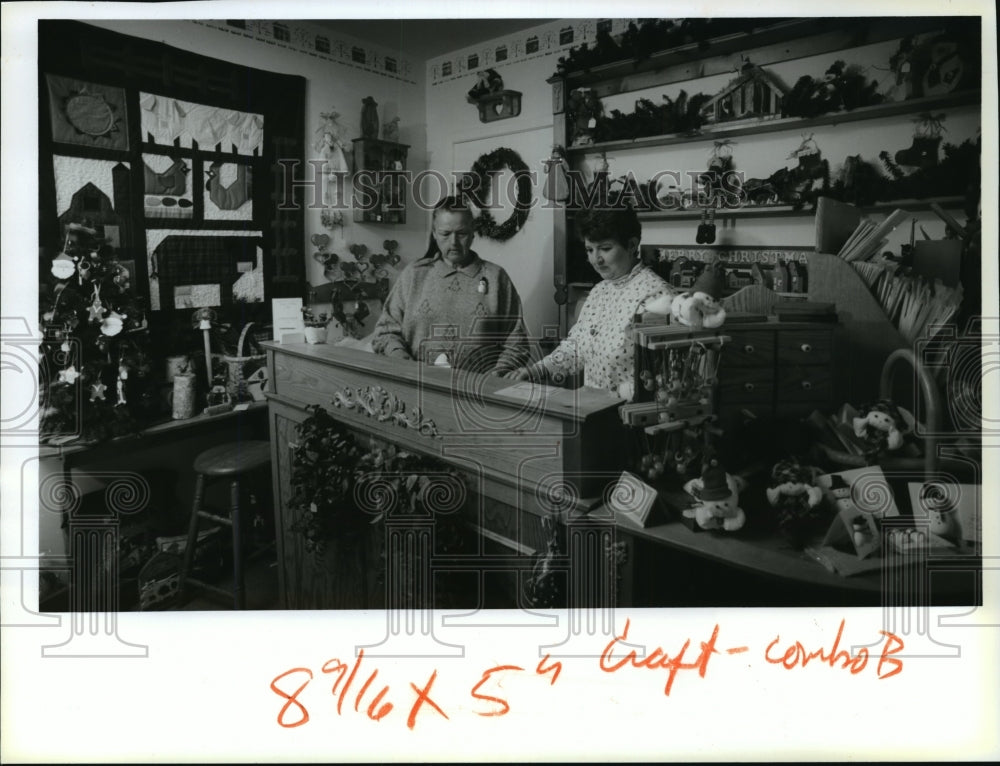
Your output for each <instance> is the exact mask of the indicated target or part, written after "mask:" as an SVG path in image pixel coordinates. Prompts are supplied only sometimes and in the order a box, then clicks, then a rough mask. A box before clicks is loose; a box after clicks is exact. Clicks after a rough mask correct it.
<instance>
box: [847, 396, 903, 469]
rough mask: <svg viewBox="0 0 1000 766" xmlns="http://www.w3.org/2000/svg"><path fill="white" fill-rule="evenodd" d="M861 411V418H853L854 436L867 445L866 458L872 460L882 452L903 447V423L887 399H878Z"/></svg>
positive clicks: (893, 405)
mask: <svg viewBox="0 0 1000 766" xmlns="http://www.w3.org/2000/svg"><path fill="white" fill-rule="evenodd" d="M861 410H862V412H861V417H858V418H854V435H855V436H857V437H858V438H860V439H864V441H865V443H866V444H867V445H868V449H867V450H866V451H865V456H866V457H868V458H869V459H874V458H876V457H877V456H878V455H880V454H881V453H883V452H887V451H888V452H891V451H893V450H897V449H899V448H900V447H902V446H903V428H904V427H905V423H904V421H903V416H902V415H900V413H899V410H898V409H897V408H896V405H895V404H893V403H892V402H891V401H889V400H888V399H880V400H879V401H877V402H875V404H873V405H871V406H870V407H862V408H861Z"/></svg>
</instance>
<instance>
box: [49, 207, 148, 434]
mask: <svg viewBox="0 0 1000 766" xmlns="http://www.w3.org/2000/svg"><path fill="white" fill-rule="evenodd" d="M126 263H128V262H122V261H120V260H119V259H118V258H117V257H116V254H115V250H114V248H113V247H111V246H110V245H109V244H107V243H106V242H105V241H104V240H103V238H102V237H101V235H100V232H99V231H98V230H97V229H96V228H92V227H91V226H89V225H87V224H86V223H70V224H68V225H67V226H66V231H65V237H64V239H63V246H62V251H61V252H59V253H58V254H57V255H56V256H55V257H54V258H51V259H49V258H48V257H43V263H42V264H41V268H40V269H39V276H40V282H41V292H40V295H39V311H40V312H41V326H42V330H43V332H44V334H45V341H44V342H43V343H42V348H41V359H40V364H41V374H40V376H39V380H40V387H41V396H40V401H41V418H40V434H41V439H42V441H49V440H52V439H55V438H58V437H62V438H72V437H79V438H80V439H82V440H84V441H100V440H102V439H107V438H110V437H113V436H120V435H123V434H127V433H131V432H133V431H135V430H137V429H138V428H140V427H141V425H142V423H143V420H144V419H145V417H146V414H147V413H149V412H150V411H151V410H152V408H153V406H154V401H153V386H152V385H151V383H152V381H151V380H150V377H151V376H150V359H149V353H148V347H149V340H148V332H147V329H146V327H147V322H146V315H145V312H144V310H143V307H142V301H141V299H140V298H139V297H138V296H136V295H135V293H134V292H133V291H132V289H131V278H132V274H131V273H130V271H129V268H128V266H127V265H126Z"/></svg>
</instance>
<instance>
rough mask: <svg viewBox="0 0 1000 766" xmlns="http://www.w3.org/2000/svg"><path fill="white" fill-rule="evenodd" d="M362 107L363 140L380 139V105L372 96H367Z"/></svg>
mask: <svg viewBox="0 0 1000 766" xmlns="http://www.w3.org/2000/svg"><path fill="white" fill-rule="evenodd" d="M361 103H362V105H363V106H362V107H361V135H362V137H363V138H378V130H379V120H378V104H377V103H376V102H375V99H374V98H372V97H371V96H365V97H364V98H363V99H362V100H361Z"/></svg>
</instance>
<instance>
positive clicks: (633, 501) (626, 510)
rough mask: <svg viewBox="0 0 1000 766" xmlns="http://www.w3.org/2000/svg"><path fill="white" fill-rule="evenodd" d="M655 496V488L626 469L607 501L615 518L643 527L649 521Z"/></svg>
mask: <svg viewBox="0 0 1000 766" xmlns="http://www.w3.org/2000/svg"><path fill="white" fill-rule="evenodd" d="M656 497H657V493H656V490H655V489H653V488H652V487H651V486H649V485H648V484H646V483H645V482H644V481H642V479H640V478H639V477H638V476H636V475H634V474H631V473H629V472H628V471H622V475H621V476H620V477H619V478H618V482H617V483H616V484H615V486H614V489H613V490H612V491H611V494H610V495H609V497H608V500H607V503H608V507H609V508H610V509H611V510H612V511H613V512H614V514H615V518H616V519H618V520H624V521H625V522H626V523H630V524H633V525H636V526H639V527H642V528H644V527H645V526H646V524H647V523H648V522H649V517H650V511H651V510H652V509H653V503H655V502H656Z"/></svg>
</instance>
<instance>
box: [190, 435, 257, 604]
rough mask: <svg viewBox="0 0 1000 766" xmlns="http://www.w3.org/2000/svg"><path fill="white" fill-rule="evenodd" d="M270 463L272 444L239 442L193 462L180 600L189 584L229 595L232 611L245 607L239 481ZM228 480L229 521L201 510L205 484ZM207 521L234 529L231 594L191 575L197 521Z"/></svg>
mask: <svg viewBox="0 0 1000 766" xmlns="http://www.w3.org/2000/svg"><path fill="white" fill-rule="evenodd" d="M270 462H271V445H270V443H269V442H265V441H238V442H230V443H229V444H221V445H219V446H218V447H212V448H211V449H208V450H205V451H204V452H202V453H201V454H200V455H198V457H197V458H195V461H194V471H195V474H197V475H196V477H195V484H194V504H193V506H192V508H191V523H190V525H189V527H188V536H187V547H186V548H185V549H184V565H183V566H182V567H181V574H180V582H179V583H178V587H179V590H180V594H179V595H180V597H181V598H182V599H183V597H184V589H185V587H186V586H187V585H188V584H191V585H196V586H198V587H200V588H204V589H205V590H208V591H211V592H213V593H216V594H219V595H221V596H225V597H226V598H228V597H229V596H230V595H232V598H233V607H234V608H235V609H245V608H246V593H245V592H244V588H243V564H244V559H243V541H242V519H241V518H240V478H241V477H242V476H243V475H245V474H248V473H250V472H252V471H257V470H258V469H260V468H264V467H266V466H268V465H269V464H270ZM225 478H228V479H229V480H230V481H229V518H226V517H225V516H219V515H218V514H215V513H212V512H210V511H207V510H205V509H204V508H202V507H201V504H202V498H203V497H204V492H205V483H206V481H209V480H212V479H225ZM202 518H205V519H210V520H211V521H214V522H215V523H216V524H225V525H228V526H230V527H232V530H233V592H232V594H229V593H228V592H226V591H225V590H224V589H222V588H218V587H216V586H214V585H209V584H208V583H206V582H203V581H201V580H197V579H195V578H194V577H191V576H190V573H191V566H192V564H193V563H194V553H195V546H196V545H197V544H198V522H199V520H200V519H202Z"/></svg>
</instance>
